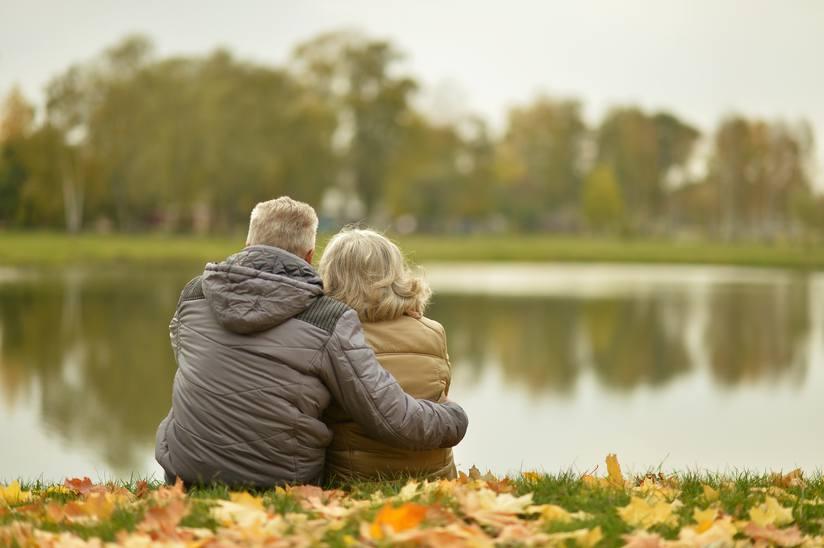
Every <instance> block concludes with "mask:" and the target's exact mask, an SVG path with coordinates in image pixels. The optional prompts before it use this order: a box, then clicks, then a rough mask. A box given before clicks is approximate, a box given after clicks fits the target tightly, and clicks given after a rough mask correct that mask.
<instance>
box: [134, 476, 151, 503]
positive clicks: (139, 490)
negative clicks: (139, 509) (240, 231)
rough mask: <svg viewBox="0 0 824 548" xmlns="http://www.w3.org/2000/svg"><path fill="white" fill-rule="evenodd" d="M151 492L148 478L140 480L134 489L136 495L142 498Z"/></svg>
mask: <svg viewBox="0 0 824 548" xmlns="http://www.w3.org/2000/svg"><path fill="white" fill-rule="evenodd" d="M148 494H149V482H147V481H146V480H140V481H138V482H137V487H136V488H135V490H134V496H135V497H137V498H139V499H142V498H144V497H146V495H148Z"/></svg>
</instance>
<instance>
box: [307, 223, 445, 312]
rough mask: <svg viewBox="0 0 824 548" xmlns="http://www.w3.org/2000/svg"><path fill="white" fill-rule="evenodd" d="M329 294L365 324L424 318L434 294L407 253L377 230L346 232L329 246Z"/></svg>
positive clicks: (323, 266) (322, 268)
mask: <svg viewBox="0 0 824 548" xmlns="http://www.w3.org/2000/svg"><path fill="white" fill-rule="evenodd" d="M318 271H319V272H320V275H321V278H323V285H324V289H325V291H326V294H327V295H329V296H330V297H333V298H335V299H338V300H339V301H342V302H344V303H346V304H347V305H349V306H351V307H352V308H353V309H354V310H355V311H356V312H357V313H358V316H359V317H360V319H361V321H364V322H378V321H383V320H394V319H396V318H399V317H400V316H402V315H404V314H408V315H410V316H416V317H420V316H423V313H424V310H425V309H426V305H427V304H428V303H429V297H430V296H431V295H432V291H431V290H430V289H429V285H428V284H427V283H426V281H425V280H424V279H423V278H422V277H420V276H417V275H415V274H414V273H413V272H412V270H411V268H410V267H409V265H408V264H407V262H406V260H405V259H404V257H403V254H402V253H401V250H400V249H399V248H398V246H397V245H395V244H394V243H393V242H392V241H391V240H389V239H388V238H387V237H385V236H383V235H381V234H378V233H377V232H375V231H374V230H367V229H357V228H346V229H343V230H342V231H341V232H339V233H337V234H336V235H335V236H333V237H332V239H331V240H329V243H328V244H327V245H326V248H325V249H324V251H323V257H321V259H320V265H319V268H318Z"/></svg>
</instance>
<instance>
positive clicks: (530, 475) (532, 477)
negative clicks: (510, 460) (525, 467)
mask: <svg viewBox="0 0 824 548" xmlns="http://www.w3.org/2000/svg"><path fill="white" fill-rule="evenodd" d="M541 477H542V476H541V474H539V473H538V472H521V478H523V480H524V481H526V482H528V483H536V482H538V481H539V480H540V479H541Z"/></svg>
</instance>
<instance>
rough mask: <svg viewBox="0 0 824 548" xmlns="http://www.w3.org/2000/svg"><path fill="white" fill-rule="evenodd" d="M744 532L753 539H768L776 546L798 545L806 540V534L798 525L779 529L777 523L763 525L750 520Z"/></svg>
mask: <svg viewBox="0 0 824 548" xmlns="http://www.w3.org/2000/svg"><path fill="white" fill-rule="evenodd" d="M744 534H745V535H747V536H748V537H750V538H751V539H753V540H766V541H767V542H771V543H773V544H774V545H776V546H798V545H799V544H801V543H802V542H804V535H803V534H802V533H801V530H800V529H799V528H798V526H797V525H793V526H792V527H787V528H786V529H778V528H777V527H776V526H775V525H767V526H766V527H762V526H760V525H758V524H756V523H753V522H750V523H748V524H747V526H746V527H744Z"/></svg>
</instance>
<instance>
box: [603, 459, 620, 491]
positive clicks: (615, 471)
mask: <svg viewBox="0 0 824 548" xmlns="http://www.w3.org/2000/svg"><path fill="white" fill-rule="evenodd" d="M606 461H607V480H608V481H609V483H610V484H612V485H613V486H615V487H623V486H624V475H623V474H622V473H621V465H620V464H618V457H617V456H615V453H610V454H609V455H607V459H606Z"/></svg>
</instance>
